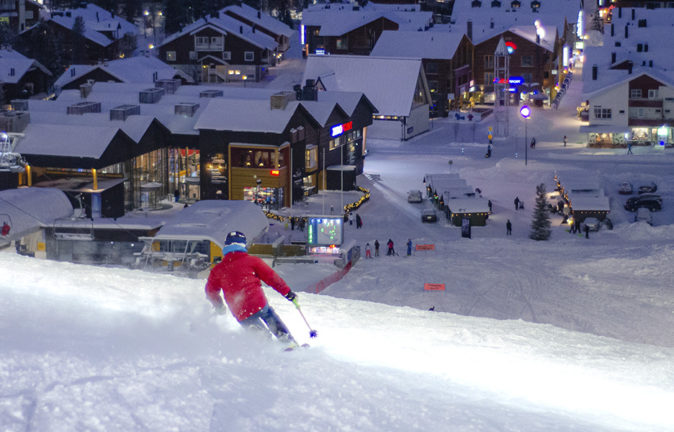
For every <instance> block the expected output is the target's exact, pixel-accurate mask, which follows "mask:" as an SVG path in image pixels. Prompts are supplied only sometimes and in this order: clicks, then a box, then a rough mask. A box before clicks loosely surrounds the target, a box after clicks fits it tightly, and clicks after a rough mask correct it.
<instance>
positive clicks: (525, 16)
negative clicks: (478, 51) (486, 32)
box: [451, 0, 581, 38]
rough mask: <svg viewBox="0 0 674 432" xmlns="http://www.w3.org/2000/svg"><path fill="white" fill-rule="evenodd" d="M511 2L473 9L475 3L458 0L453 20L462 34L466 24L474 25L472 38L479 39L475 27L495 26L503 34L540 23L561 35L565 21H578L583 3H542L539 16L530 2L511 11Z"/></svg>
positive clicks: (484, 3) (562, 0)
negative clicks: (523, 26)
mask: <svg viewBox="0 0 674 432" xmlns="http://www.w3.org/2000/svg"><path fill="white" fill-rule="evenodd" d="M511 3H512V2H511V1H510V0H501V1H500V5H499V4H492V2H491V1H489V0H483V1H482V2H481V4H480V6H478V7H472V5H473V2H472V0H456V1H455V2H454V7H453V9H452V16H451V20H452V23H454V24H453V25H454V26H457V27H458V28H459V29H460V31H465V29H466V23H467V22H468V21H472V22H473V26H474V27H473V29H474V30H473V37H474V38H475V37H478V32H476V31H475V25H479V26H484V25H486V26H489V27H491V26H492V23H493V27H494V28H495V29H500V31H503V30H505V29H507V28H509V27H512V26H519V25H533V24H534V21H536V20H538V21H540V22H541V23H542V24H544V25H550V26H554V27H556V28H557V31H558V32H559V34H562V33H563V32H564V20H566V22H567V23H575V22H576V21H577V20H578V12H579V11H580V9H581V8H580V2H579V1H578V0H552V1H551V0H541V1H540V8H538V9H537V11H536V12H534V11H533V9H532V8H531V6H530V3H531V2H530V1H529V0H523V1H521V6H520V7H519V8H512V7H511Z"/></svg>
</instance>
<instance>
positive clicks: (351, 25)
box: [302, 4, 433, 36]
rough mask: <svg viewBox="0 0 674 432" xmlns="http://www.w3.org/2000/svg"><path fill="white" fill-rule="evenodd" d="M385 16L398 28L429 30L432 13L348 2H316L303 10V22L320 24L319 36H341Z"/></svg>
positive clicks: (318, 25) (306, 24)
mask: <svg viewBox="0 0 674 432" xmlns="http://www.w3.org/2000/svg"><path fill="white" fill-rule="evenodd" d="M380 18H385V19H387V20H389V21H393V22H395V23H396V24H398V30H411V31H417V30H425V29H427V28H428V27H429V26H430V25H431V24H432V20H433V14H432V12H419V11H406V10H396V9H393V8H390V9H384V8H364V9H359V10H353V7H352V6H351V5H346V4H314V5H311V6H309V7H308V8H307V9H304V11H302V24H303V25H305V26H317V27H320V32H319V36H341V35H343V34H346V33H348V32H350V31H352V30H355V29H357V28H360V27H362V26H364V25H366V24H369V23H371V22H373V21H376V20H378V19H380Z"/></svg>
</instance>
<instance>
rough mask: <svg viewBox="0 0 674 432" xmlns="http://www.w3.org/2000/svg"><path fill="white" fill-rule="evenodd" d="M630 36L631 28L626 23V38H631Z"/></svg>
mask: <svg viewBox="0 0 674 432" xmlns="http://www.w3.org/2000/svg"><path fill="white" fill-rule="evenodd" d="M629 37H630V30H629V27H628V26H627V24H625V39H629Z"/></svg>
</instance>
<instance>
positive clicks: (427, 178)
mask: <svg viewBox="0 0 674 432" xmlns="http://www.w3.org/2000/svg"><path fill="white" fill-rule="evenodd" d="M423 180H424V182H425V183H426V186H430V187H431V188H432V189H434V190H435V189H436V187H435V186H436V185H438V184H440V183H441V182H443V181H455V180H462V179H461V177H459V173H436V174H426V175H424V179H423ZM464 182H465V180H464Z"/></svg>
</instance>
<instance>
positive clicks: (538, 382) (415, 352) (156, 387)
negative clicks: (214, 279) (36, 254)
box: [0, 254, 674, 431]
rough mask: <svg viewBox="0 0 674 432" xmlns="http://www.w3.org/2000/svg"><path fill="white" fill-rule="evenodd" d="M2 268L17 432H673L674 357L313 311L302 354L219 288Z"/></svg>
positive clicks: (294, 326) (328, 301)
mask: <svg viewBox="0 0 674 432" xmlns="http://www.w3.org/2000/svg"><path fill="white" fill-rule="evenodd" d="M1 259H2V263H3V268H4V270H3V278H2V281H0V298H2V300H3V301H2V304H1V305H0V328H1V329H2V332H1V333H0V335H1V336H0V345H1V346H2V348H1V353H2V355H1V356H0V376H1V377H2V379H1V380H0V383H1V384H0V395H1V398H0V424H2V430H3V431H25V430H35V431H37V430H52V431H84V430H87V431H113V430H115V431H122V430H123V431H141V430H163V431H170V430H175V431H177V430H181V431H209V430H211V431H216V430H218V431H220V430H237V431H262V430H264V431H288V430H293V431H345V430H354V431H356V430H358V431H363V430H369V431H392V430H396V431H410V430H420V431H421V430H424V431H426V430H480V431H534V430H546V431H568V430H587V431H616V430H625V431H627V430H629V431H638V430H642V431H653V430H660V431H663V430H674V419H673V418H672V417H671V415H670V408H671V406H674V391H673V390H672V389H673V388H674V373H673V372H672V371H674V362H673V361H672V359H673V358H674V356H673V354H674V352H673V351H672V348H660V347H655V346H648V345H639V344H632V343H627V342H621V341H618V340H616V339H611V338H604V337H597V336H592V335H588V334H583V333H575V332H569V331H566V330H561V329H558V328H555V327H552V326H549V325H536V324H529V323H525V322H523V321H496V320H493V319H485V318H474V317H463V316H458V315H454V314H450V313H442V312H440V313H439V312H429V311H422V310H417V309H412V308H408V307H393V306H386V305H382V304H377V303H371V302H363V301H354V300H340V299H336V298H334V297H330V296H317V295H312V294H308V293H303V294H301V303H302V305H303V310H304V312H305V314H306V316H307V319H308V320H309V322H310V323H311V324H312V326H314V327H315V328H317V329H318V331H319V336H318V338H317V339H313V340H311V341H310V342H311V343H312V344H313V347H312V348H309V349H306V350H301V351H295V352H290V353H286V352H282V351H281V349H280V347H279V346H278V345H276V344H275V343H272V342H269V341H265V340H258V339H256V338H255V337H251V336H250V335H247V334H245V333H244V332H243V331H242V330H241V329H240V328H239V327H238V325H237V324H236V323H235V322H234V320H233V318H232V317H230V316H229V315H226V316H214V315H212V313H211V311H210V308H209V306H208V303H207V302H206V301H205V300H204V297H203V281H198V280H188V279H180V278H175V277H171V276H166V275H153V274H148V273H144V272H140V271H129V270H120V269H102V268H97V267H88V266H81V265H71V264H67V263H57V262H50V261H40V260H34V259H30V258H23V257H18V256H12V255H9V254H2V256H1ZM296 270H301V269H296ZM287 273H288V274H290V273H292V271H291V272H287ZM288 279H289V281H291V283H292V278H291V277H288ZM268 296H269V297H270V299H271V302H272V304H273V305H274V306H275V307H276V308H277V310H278V311H279V313H280V314H281V315H282V316H283V318H284V319H285V320H286V321H287V323H288V325H289V327H290V328H291V330H292V331H293V332H294V333H295V334H296V335H297V336H298V338H299V339H303V340H305V341H306V340H308V339H309V338H308V331H307V327H306V326H305V324H304V322H303V321H301V318H300V317H299V315H298V314H297V312H296V311H295V310H294V309H293V308H292V307H291V306H292V305H291V304H290V303H289V302H287V301H286V300H285V299H283V298H282V297H280V296H279V295H278V294H276V293H275V292H273V291H269V292H268Z"/></svg>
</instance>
